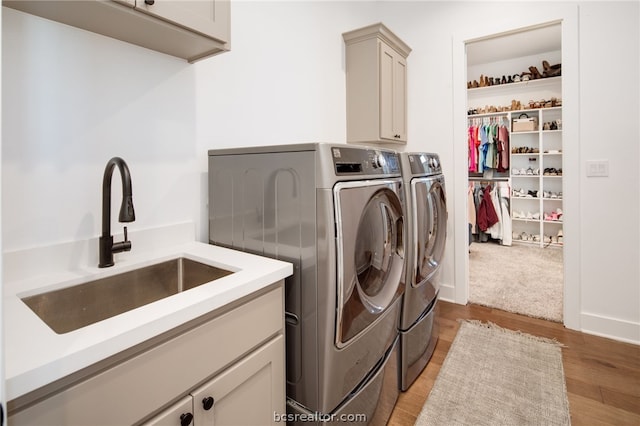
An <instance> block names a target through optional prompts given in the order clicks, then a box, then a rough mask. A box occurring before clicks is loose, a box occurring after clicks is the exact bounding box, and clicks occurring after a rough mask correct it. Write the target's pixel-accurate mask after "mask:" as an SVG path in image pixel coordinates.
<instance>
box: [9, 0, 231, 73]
mask: <svg viewBox="0 0 640 426" xmlns="http://www.w3.org/2000/svg"><path fill="white" fill-rule="evenodd" d="M2 4H3V6H7V7H10V8H13V9H17V10H21V11H23V12H26V13H30V14H33V15H37V16H40V17H43V18H46V19H50V20H52V21H57V22H61V23H63V24H67V25H71V26H74V27H77V28H82V29H84V30H87V31H91V32H95V33H98V34H102V35H105V36H108V37H113V38H115V39H118V40H121V41H125V42H128V43H132V44H135V45H138V46H142V47H146V48H148V49H151V50H155V51H158V52H162V53H166V54H168V55H172V56H176V57H178V58H183V59H186V60H187V61H189V62H195V61H197V60H199V59H203V58H206V57H209V56H211V55H215V54H218V53H222V52H226V51H228V50H230V34H231V31H230V20H231V12H230V9H231V7H230V2H229V0H79V1H68V0H41V1H33V0H4V1H3V3H2Z"/></svg>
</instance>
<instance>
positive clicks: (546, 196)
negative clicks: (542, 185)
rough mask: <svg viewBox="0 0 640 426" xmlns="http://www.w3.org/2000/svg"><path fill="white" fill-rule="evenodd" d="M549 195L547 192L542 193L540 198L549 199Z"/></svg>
mask: <svg viewBox="0 0 640 426" xmlns="http://www.w3.org/2000/svg"><path fill="white" fill-rule="evenodd" d="M550 197H551V193H550V192H549V191H542V198H550Z"/></svg>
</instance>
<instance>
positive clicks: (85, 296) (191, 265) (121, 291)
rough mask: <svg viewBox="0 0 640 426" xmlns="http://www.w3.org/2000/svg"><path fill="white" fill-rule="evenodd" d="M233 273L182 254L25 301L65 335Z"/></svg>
mask: <svg viewBox="0 0 640 426" xmlns="http://www.w3.org/2000/svg"><path fill="white" fill-rule="evenodd" d="M232 273H233V272H231V271H227V270H225V269H220V268H216V267H214V266H210V265H205V264H204V263H200V262H196V261H194V260H191V259H187V258H185V257H179V258H177V259H172V260H168V261H165V262H162V263H157V264H155V265H150V266H145V267H142V268H139V269H135V270H133V271H129V272H124V273H122V274H118V275H114V276H111V277H106V278H100V279H97V280H93V281H89V282H86V283H83V284H79V285H76V286H73V287H67V288H63V289H60V290H54V291H50V292H47V293H41V294H37V295H34V296H28V297H24V298H22V301H23V302H24V303H25V304H26V305H27V306H29V308H31V310H32V311H33V312H35V313H36V314H37V315H38V316H39V317H40V319H42V320H43V321H44V322H45V323H46V324H47V325H48V326H49V327H51V329H52V330H53V331H55V332H56V333H58V334H64V333H68V332H70V331H73V330H77V329H79V328H82V327H85V326H87V325H89V324H93V323H96V322H99V321H102V320H105V319H107V318H111V317H113V316H115V315H118V314H121V313H123V312H127V311H130V310H132V309H135V308H138V307H140V306H143V305H146V304H149V303H152V302H155V301H157V300H160V299H164V298H165V297H169V296H172V295H174V294H177V293H179V292H182V291H187V290H189V289H192V288H194V287H197V286H199V285H202V284H205V283H208V282H210V281H213V280H217V279H219V278H222V277H225V276H227V275H229V274H232Z"/></svg>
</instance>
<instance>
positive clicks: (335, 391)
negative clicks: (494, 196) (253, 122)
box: [209, 144, 405, 424]
mask: <svg viewBox="0 0 640 426" xmlns="http://www.w3.org/2000/svg"><path fill="white" fill-rule="evenodd" d="M403 196H404V195H403V191H402V178H401V173H400V162H399V156H398V154H397V153H395V152H393V151H391V150H383V149H373V148H365V147H361V146H351V145H345V144H341V145H340V144H335V145H332V144H299V145H280V146H263V147H250V148H237V149H223V150H211V151H209V239H210V242H211V243H212V244H217V245H222V246H226V247H231V248H235V249H240V250H244V251H248V252H251V253H256V254H260V255H264V256H269V257H273V258H276V259H280V260H284V261H288V262H291V263H292V264H293V265H294V273H293V275H292V276H291V277H289V278H287V280H286V283H285V298H286V300H285V309H286V313H285V327H286V343H287V351H286V363H287V366H286V371H287V417H286V419H287V420H288V421H289V423H297V422H298V421H300V422H302V420H304V421H305V424H309V423H308V420H309V419H315V420H316V423H332V422H341V421H343V420H351V421H353V420H355V421H358V420H359V421H364V422H366V423H372V424H384V423H386V421H387V419H388V418H389V416H390V414H391V411H392V410H393V407H394V405H395V402H396V399H397V397H398V393H399V386H398V377H397V372H398V362H397V361H398V355H397V345H398V340H399V338H398V324H399V315H400V308H401V302H402V293H403V291H404V275H403V268H404V252H405V247H404V235H403V231H404V216H403ZM248 267H250V265H248Z"/></svg>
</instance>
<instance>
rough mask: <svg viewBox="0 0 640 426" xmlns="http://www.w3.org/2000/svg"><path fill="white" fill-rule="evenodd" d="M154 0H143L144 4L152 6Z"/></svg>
mask: <svg viewBox="0 0 640 426" xmlns="http://www.w3.org/2000/svg"><path fill="white" fill-rule="evenodd" d="M155 2H156V0H144V4H148V5H149V6H153V4H154V3H155Z"/></svg>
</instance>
